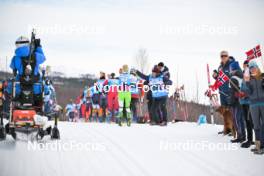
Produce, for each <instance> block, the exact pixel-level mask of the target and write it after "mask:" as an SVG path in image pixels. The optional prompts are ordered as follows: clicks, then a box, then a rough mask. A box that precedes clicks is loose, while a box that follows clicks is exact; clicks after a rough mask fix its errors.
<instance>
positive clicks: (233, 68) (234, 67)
mask: <svg viewBox="0 0 264 176" xmlns="http://www.w3.org/2000/svg"><path fill="white" fill-rule="evenodd" d="M229 69H230V71H236V70H241V68H240V66H239V63H238V62H237V61H235V62H232V63H231V64H230V66H229Z"/></svg>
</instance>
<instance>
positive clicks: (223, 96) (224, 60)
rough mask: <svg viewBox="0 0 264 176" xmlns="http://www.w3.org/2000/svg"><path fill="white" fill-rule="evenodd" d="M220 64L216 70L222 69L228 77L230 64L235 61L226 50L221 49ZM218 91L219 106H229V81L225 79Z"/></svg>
mask: <svg viewBox="0 0 264 176" xmlns="http://www.w3.org/2000/svg"><path fill="white" fill-rule="evenodd" d="M220 57H221V64H220V66H219V68H218V72H219V71H220V70H222V71H223V72H224V74H226V75H227V76H228V77H230V65H231V64H232V63H233V62H234V61H235V59H234V58H233V57H232V56H229V54H228V52H227V51H222V52H221V53H220ZM219 91H220V102H221V106H225V107H229V106H230V87H229V81H226V82H225V83H224V85H222V86H221V87H219Z"/></svg>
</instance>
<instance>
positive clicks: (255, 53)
mask: <svg viewBox="0 0 264 176" xmlns="http://www.w3.org/2000/svg"><path fill="white" fill-rule="evenodd" d="M246 55H247V60H252V59H255V58H258V57H261V50H260V45H257V46H256V47H255V48H253V49H251V50H249V51H248V52H246Z"/></svg>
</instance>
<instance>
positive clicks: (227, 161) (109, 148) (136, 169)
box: [0, 122, 264, 176]
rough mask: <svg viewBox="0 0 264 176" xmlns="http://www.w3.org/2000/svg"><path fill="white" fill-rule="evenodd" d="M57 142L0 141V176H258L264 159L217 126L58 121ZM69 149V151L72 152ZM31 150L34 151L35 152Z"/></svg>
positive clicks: (263, 171)
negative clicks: (233, 140)
mask: <svg viewBox="0 0 264 176" xmlns="http://www.w3.org/2000/svg"><path fill="white" fill-rule="evenodd" d="M59 125H60V131H61V138H62V139H61V141H59V142H56V141H49V140H47V139H46V140H44V141H43V142H42V143H39V144H35V145H34V144H33V143H27V142H25V141H17V142H14V141H13V139H11V138H10V137H8V138H7V140H6V141H2V142H0V175H1V176H19V175H23V176H74V175H78V176H89V175H91V176H99V175H107V176H126V175H128V176H131V175H133V176H141V175H142V176H147V175H148V176H160V175H166V176H169V175H173V176H175V175H195V176H207V175H208V176H218V175H219V176H222V175H227V176H236V175H239V176H243V175H245V176H260V175H262V174H263V173H264V167H263V163H264V157H263V156H255V155H254V154H252V153H251V152H250V151H249V150H248V149H240V148H239V147H238V145H236V144H234V145H232V144H230V143H229V140H230V137H224V136H221V135H217V132H218V131H220V130H221V129H222V127H221V126H214V125H205V126H197V125H196V124H195V123H177V124H170V125H169V126H168V127H165V128H163V127H158V126H157V127H150V126H149V125H133V126H132V127H131V128H128V127H123V128H120V127H118V126H117V125H113V124H112V125H109V124H94V123H92V124H91V123H67V122H61V123H60V124H59ZM70 146H72V148H71V147H70ZM34 147H35V148H34Z"/></svg>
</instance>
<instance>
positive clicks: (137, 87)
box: [130, 71, 144, 123]
mask: <svg viewBox="0 0 264 176" xmlns="http://www.w3.org/2000/svg"><path fill="white" fill-rule="evenodd" d="M130 74H131V86H130V92H131V105H130V106H131V110H132V114H133V122H136V123H137V122H139V115H140V113H141V112H140V109H141V107H140V103H141V98H142V97H143V96H144V93H143V91H142V88H143V81H142V80H140V79H139V78H138V77H137V74H136V73H135V72H133V71H131V72H130Z"/></svg>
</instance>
